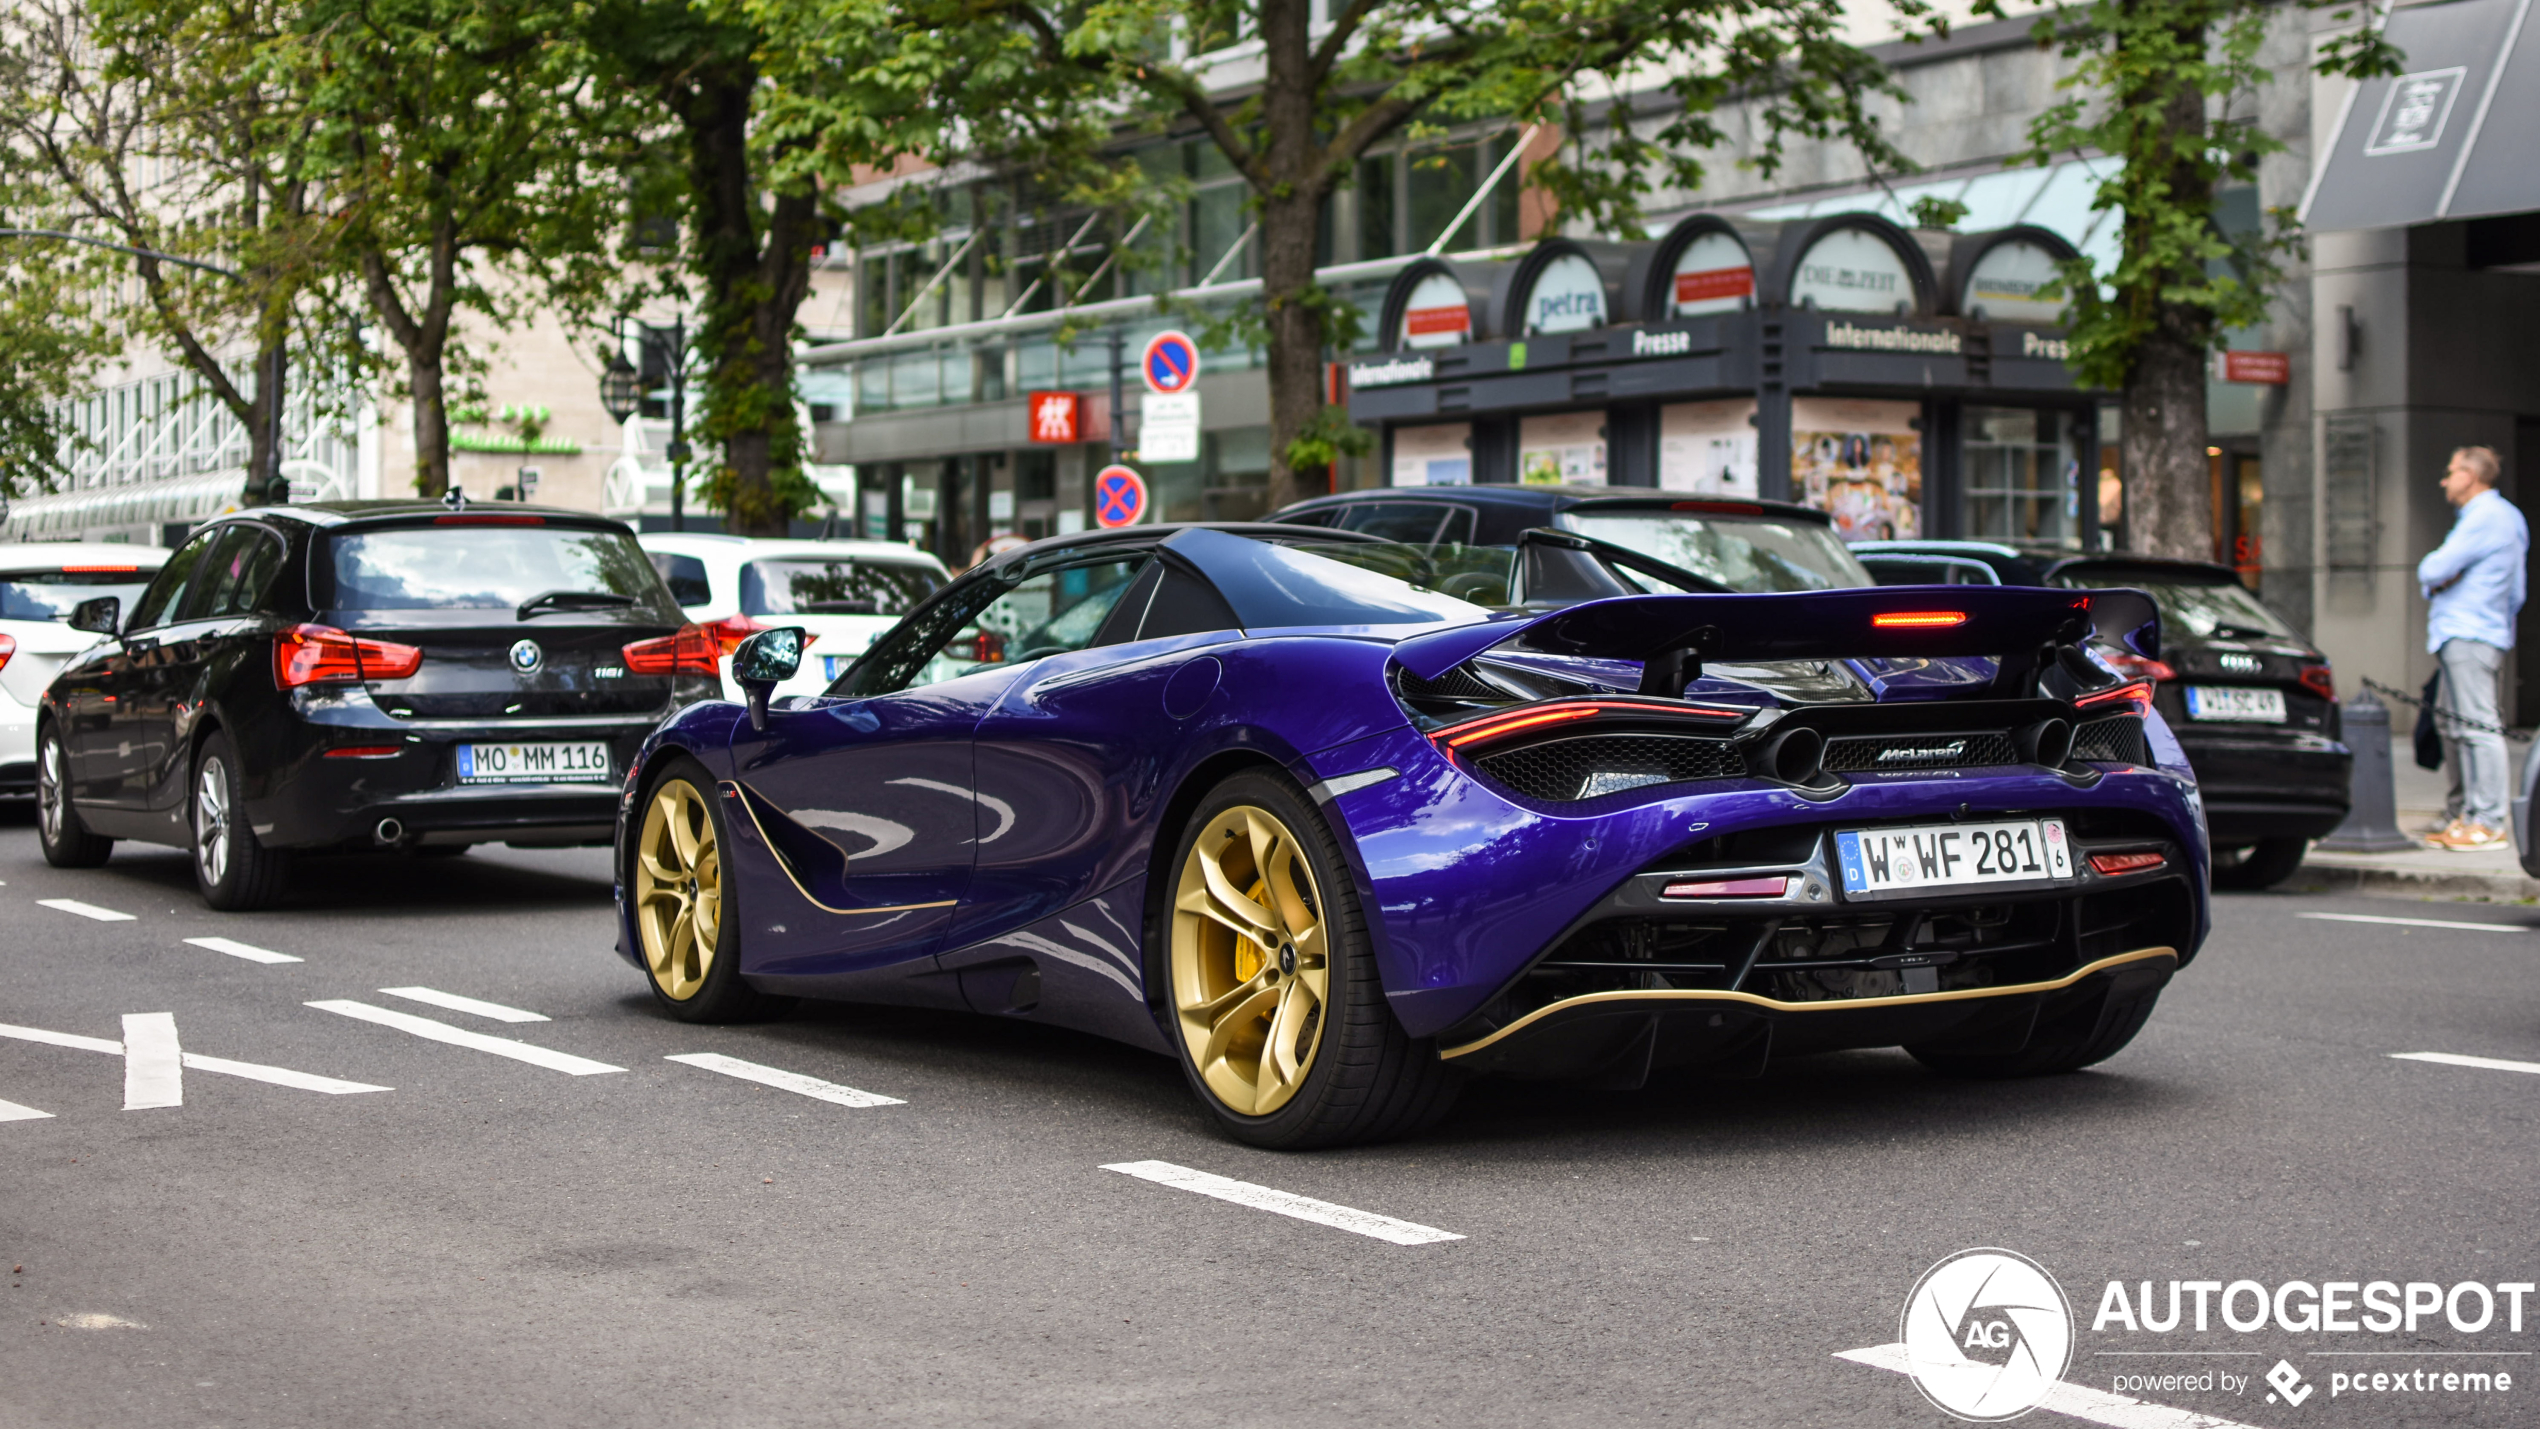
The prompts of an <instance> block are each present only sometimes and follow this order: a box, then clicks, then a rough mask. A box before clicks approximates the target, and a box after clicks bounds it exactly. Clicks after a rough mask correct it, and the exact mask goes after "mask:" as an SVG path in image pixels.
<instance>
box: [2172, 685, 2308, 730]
mask: <svg viewBox="0 0 2540 1429" xmlns="http://www.w3.org/2000/svg"><path fill="white" fill-rule="evenodd" d="M2187 717H2188V718H2189V719H2210V720H2238V721H2240V722H2241V723H2243V724H2282V723H2284V691H2282V690H2253V689H2250V688H2249V687H2247V686H2245V685H2190V686H2188V687H2187Z"/></svg>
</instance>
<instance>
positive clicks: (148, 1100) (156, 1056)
mask: <svg viewBox="0 0 2540 1429" xmlns="http://www.w3.org/2000/svg"><path fill="white" fill-rule="evenodd" d="M183 1105H185V1053H184V1051H183V1050H182V1049H180V1048H179V1047H178V1046H177V1045H176V1014H175V1013H173V1012H127V1013H125V1014H124V1015H123V1109H124V1110H125V1111H147V1110H150V1109H152V1108H154V1107H170V1106H183Z"/></svg>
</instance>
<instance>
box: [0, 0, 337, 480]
mask: <svg viewBox="0 0 2540 1429" xmlns="http://www.w3.org/2000/svg"><path fill="white" fill-rule="evenodd" d="M295 14H296V12H295V10H294V8H293V7H292V4H291V0H85V3H83V0H16V3H14V4H12V5H10V6H7V7H0V149H5V150H6V153H7V157H6V159H5V160H0V165H5V167H7V168H8V169H9V170H10V171H12V172H14V173H17V174H20V175H25V176H33V177H34V178H35V179H37V180H39V181H40V182H41V184H42V186H43V188H42V192H41V194H40V195H39V197H38V199H37V200H36V202H34V203H33V204H32V205H31V206H29V207H26V208H23V209H20V210H17V211H14V212H12V214H11V215H10V216H11V218H12V220H13V221H15V222H16V223H17V225H18V226H21V227H30V228H59V229H66V230H70V231H74V232H78V233H81V234H83V235H86V236H89V237H93V238H97V239H100V240H105V241H111V242H116V243H121V244H124V245H127V246H129V247H132V248H136V249H141V250H146V251H145V252H143V253H142V254H141V255H139V256H135V257H131V258H130V259H128V261H129V263H130V264H131V267H130V269H129V271H130V272H131V273H133V274H134V275H135V277H136V278H137V280H138V282H137V289H138V291H137V292H134V291H130V290H128V289H127V288H126V286H125V285H123V284H120V283H108V284H100V285H99V286H98V287H97V288H96V290H95V296H96V318H97V320H98V321H99V322H101V323H102V324H103V325H104V326H105V327H106V328H107V329H108V330H109V331H110V333H111V334H112V335H113V336H115V337H124V336H129V337H131V338H133V339H136V340H139V341H143V342H147V343H149V344H151V345H153V346H157V347H160V348H161V349H163V350H164V351H166V352H167V353H168V354H169V355H170V356H171V357H173V358H174V359H175V360H176V361H178V362H179V363H181V364H182V365H184V366H185V367H187V368H190V369H191V370H192V371H193V372H195V373H196V374H197V375H198V376H200V377H201V378H202V380H203V383H204V385H205V387H206V388H208V389H209V390H210V392H211V394H212V397H213V399H214V400H216V401H218V402H219V403H221V404H222V405H223V406H224V407H226V408H227V409H228V410H229V412H230V413H231V414H232V415H233V416H234V417H236V418H237V420H238V421H239V422H240V423H241V425H243V426H244V427H245V429H246V431H247V433H248V436H249V442H250V454H249V460H248V469H249V470H250V471H251V472H262V471H265V470H268V469H269V467H268V461H269V460H270V458H271V455H272V450H271V445H270V443H271V440H272V433H273V432H274V430H275V428H276V426H277V424H276V423H273V422H271V421H270V420H269V417H270V416H271V413H272V404H273V403H274V402H275V401H276V400H277V399H278V397H279V395H280V393H281V390H282V384H281V383H279V382H276V381H275V380H273V379H274V378H275V377H276V376H278V375H280V374H281V373H282V371H283V354H284V351H285V347H286V344H287V343H289V342H291V340H292V339H293V337H294V330H295V328H299V329H301V331H300V334H299V336H300V337H301V338H302V340H303V343H304V344H306V345H307V346H308V350H310V351H311V352H313V353H314V352H317V351H321V350H325V348H326V346H327V344H328V342H329V341H330V340H329V339H319V340H318V341H317V342H315V343H310V342H309V341H308V330H307V328H306V327H305V326H304V319H305V318H307V317H309V316H311V315H313V314H314V312H315V311H316V309H317V306H318V305H317V304H316V303H315V302H314V300H313V294H314V292H315V290H316V289H317V288H318V287H319V285H320V284H321V283H322V281H323V265H324V263H325V253H326V249H327V240H328V223H327V220H326V215H325V214H324V212H323V211H322V205H321V201H320V200H321V190H320V188H319V185H318V183H317V182H316V179H315V165H314V163H313V162H312V137H313V135H312V122H311V119H310V116H309V114H308V113H307V111H306V109H305V107H304V106H303V105H302V104H301V102H300V96H299V95H298V93H297V92H296V91H295V90H294V88H293V87H292V85H291V84H290V83H289V82H288V74H287V66H286V65H285V64H284V63H282V62H281V60H280V58H279V54H280V52H281V51H282V50H283V49H284V48H285V47H286V46H287V44H288V42H289V37H290V27H291V25H292V23H293V21H294V18H295ZM156 254H171V255H174V256H176V257H178V258H186V259H192V260H195V261H197V262H200V263H205V264H210V265H213V266H214V267H217V268H221V269H226V270H229V272H230V274H231V275H232V276H221V275H219V274H216V273H211V272H205V271H203V270H201V269H198V268H190V267H184V266H180V265H178V264H171V263H168V262H165V261H163V260H162V259H160V258H159V257H156V256H153V255H156ZM90 271H92V272H95V271H98V270H96V269H94V268H92V269H91V270H90ZM261 494H262V493H261V492H260V490H259V488H257V487H256V486H254V485H252V484H251V485H250V487H249V495H250V499H251V500H252V499H256V498H257V497H259V496H260V495H261Z"/></svg>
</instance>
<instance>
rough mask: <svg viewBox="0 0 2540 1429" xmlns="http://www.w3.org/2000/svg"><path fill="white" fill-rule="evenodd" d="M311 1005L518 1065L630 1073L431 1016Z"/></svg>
mask: <svg viewBox="0 0 2540 1429" xmlns="http://www.w3.org/2000/svg"><path fill="white" fill-rule="evenodd" d="M308 1006H310V1007H314V1008H316V1009H317V1010H319V1011H320V1012H332V1013H335V1014H337V1015H338V1016H342V1017H352V1018H358V1019H359V1020H361V1021H363V1022H376V1023H378V1024H379V1025H380V1026H382V1027H394V1028H396V1029H397V1030H398V1031H400V1032H411V1033H413V1034H414V1035H415V1036H417V1037H423V1038H428V1039H430V1040H431V1041H434V1042H447V1043H449V1044H450V1045H451V1046H453V1047H469V1048H473V1049H475V1050H476V1051H479V1052H491V1053H493V1054H494V1055H495V1056H497V1057H509V1058H511V1059H512V1060H513V1061H515V1062H527V1063H528V1064H530V1065H531V1066H533V1067H545V1068H547V1069H548V1070H549V1071H555V1072H564V1073H567V1074H568V1075H571V1076H576V1077H593V1076H598V1075H599V1074H600V1073H602V1072H623V1071H625V1070H626V1069H625V1068H624V1067H612V1066H610V1065H609V1064H608V1063H606V1062H594V1061H592V1060H591V1059H590V1058H588V1057H577V1056H574V1055H573V1054H572V1053H570V1052H557V1051H553V1050H550V1049H548V1048H545V1047H533V1046H531V1045H529V1044H528V1043H526V1042H515V1041H513V1040H512V1039H511V1038H509V1037H489V1036H487V1035H485V1034H484V1033H482V1032H470V1031H469V1030H467V1029H466V1028H464V1027H453V1026H451V1025H450V1024H449V1023H447V1022H435V1021H433V1020H432V1019H431V1018H429V1017H417V1016H415V1015H414V1014H413V1013H411V1012H392V1011H390V1010H389V1009H387V1008H385V1007H373V1006H371V1005H370V1004H369V1003H367V1002H354V1001H352V1000H351V999H349V998H329V999H327V1000H326V1001H323V1002H312V1003H309V1004H308Z"/></svg>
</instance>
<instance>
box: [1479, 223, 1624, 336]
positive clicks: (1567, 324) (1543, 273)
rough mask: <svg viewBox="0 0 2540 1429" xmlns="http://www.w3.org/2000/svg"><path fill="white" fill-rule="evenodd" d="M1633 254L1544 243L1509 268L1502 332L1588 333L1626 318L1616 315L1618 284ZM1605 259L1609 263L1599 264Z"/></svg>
mask: <svg viewBox="0 0 2540 1429" xmlns="http://www.w3.org/2000/svg"><path fill="white" fill-rule="evenodd" d="M1627 251H1628V250H1625V249H1624V248H1623V247H1622V246H1621V245H1619V244H1612V243H1598V244H1586V243H1580V242H1577V241H1574V240H1572V239H1567V238H1552V239H1546V240H1545V241H1544V242H1541V243H1538V244H1536V245H1535V246H1534V248H1533V250H1532V251H1530V252H1529V253H1527V254H1526V256H1525V257H1523V258H1520V259H1518V260H1517V263H1516V266H1514V267H1513V268H1510V269H1507V270H1505V271H1506V278H1505V280H1504V281H1505V282H1506V284H1507V295H1506V297H1505V298H1503V299H1502V313H1503V316H1502V317H1501V319H1500V330H1501V331H1502V332H1504V333H1506V334H1507V335H1508V336H1510V337H1514V338H1527V337H1535V336H1538V335H1541V334H1545V333H1562V332H1587V331H1589V330H1591V329H1594V328H1601V327H1604V326H1606V325H1608V324H1609V323H1611V322H1613V321H1614V320H1615V318H1616V317H1618V316H1622V315H1621V314H1617V313H1615V312H1614V311H1613V306H1614V305H1613V302H1612V298H1613V289H1614V283H1613V281H1612V280H1611V278H1610V277H1609V276H1608V273H1607V269H1608V268H1611V269H1613V270H1615V271H1616V272H1619V271H1620V270H1621V269H1622V267H1623V264H1624V261H1625V257H1626V255H1627ZM1600 258H1602V259H1604V260H1605V261H1604V262H1601V263H1600V262H1599V261H1598V260H1599V259H1600Z"/></svg>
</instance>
